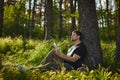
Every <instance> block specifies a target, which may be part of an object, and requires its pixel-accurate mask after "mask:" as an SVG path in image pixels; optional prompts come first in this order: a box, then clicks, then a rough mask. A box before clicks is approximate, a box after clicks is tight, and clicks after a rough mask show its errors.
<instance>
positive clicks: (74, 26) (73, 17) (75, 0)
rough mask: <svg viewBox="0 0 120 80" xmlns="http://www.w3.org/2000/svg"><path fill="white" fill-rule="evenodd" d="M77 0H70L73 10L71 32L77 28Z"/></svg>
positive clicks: (71, 9)
mask: <svg viewBox="0 0 120 80" xmlns="http://www.w3.org/2000/svg"><path fill="white" fill-rule="evenodd" d="M76 2H77V0H70V11H71V15H72V17H71V28H70V32H72V31H73V30H75V29H76V20H75V16H74V15H75V12H76Z"/></svg>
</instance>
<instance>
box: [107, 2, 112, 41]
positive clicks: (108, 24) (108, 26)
mask: <svg viewBox="0 0 120 80" xmlns="http://www.w3.org/2000/svg"><path fill="white" fill-rule="evenodd" d="M106 13H107V16H106V23H107V28H108V40H111V36H110V23H109V0H106Z"/></svg>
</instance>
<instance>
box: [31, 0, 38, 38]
mask: <svg viewBox="0 0 120 80" xmlns="http://www.w3.org/2000/svg"><path fill="white" fill-rule="evenodd" d="M36 2H37V0H34V5H33V9H32V22H31V29H30V30H31V37H32V35H33V30H34V27H35V14H36V12H35V7H36Z"/></svg>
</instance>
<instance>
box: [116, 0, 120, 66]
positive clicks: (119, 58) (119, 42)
mask: <svg viewBox="0 0 120 80" xmlns="http://www.w3.org/2000/svg"><path fill="white" fill-rule="evenodd" d="M116 61H117V63H119V64H120V1H119V8H118V34H117V42H116Z"/></svg>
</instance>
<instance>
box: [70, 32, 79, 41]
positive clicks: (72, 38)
mask: <svg viewBox="0 0 120 80" xmlns="http://www.w3.org/2000/svg"><path fill="white" fill-rule="evenodd" d="M79 37H80V36H77V34H76V33H75V32H72V35H71V40H72V41H76V40H78V39H79Z"/></svg>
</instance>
